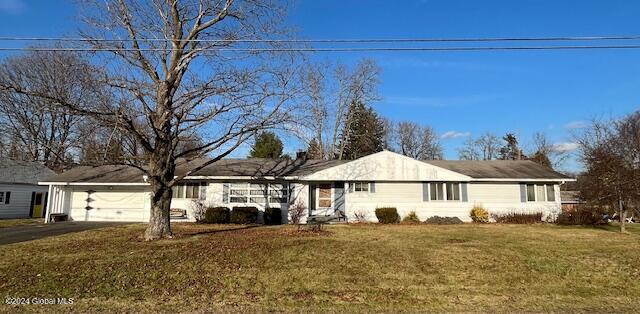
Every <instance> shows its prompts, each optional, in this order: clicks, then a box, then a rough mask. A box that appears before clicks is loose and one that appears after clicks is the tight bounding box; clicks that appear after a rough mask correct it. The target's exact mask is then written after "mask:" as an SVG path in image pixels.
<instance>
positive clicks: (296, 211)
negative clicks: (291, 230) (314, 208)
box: [288, 200, 307, 229]
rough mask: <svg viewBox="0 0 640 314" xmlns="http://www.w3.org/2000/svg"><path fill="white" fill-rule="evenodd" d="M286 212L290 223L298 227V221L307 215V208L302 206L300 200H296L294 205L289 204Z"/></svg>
mask: <svg viewBox="0 0 640 314" xmlns="http://www.w3.org/2000/svg"><path fill="white" fill-rule="evenodd" d="M288 212H289V219H291V223H292V224H296V225H300V221H302V217H304V215H305V214H306V213H307V207H306V206H304V203H303V202H302V201H301V200H296V202H295V203H292V204H289V210H288ZM298 227H300V226H298ZM298 229H299V228H298Z"/></svg>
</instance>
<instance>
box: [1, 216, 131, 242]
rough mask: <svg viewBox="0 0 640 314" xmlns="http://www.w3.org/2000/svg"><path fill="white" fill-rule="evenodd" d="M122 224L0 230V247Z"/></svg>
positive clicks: (67, 224)
mask: <svg viewBox="0 0 640 314" xmlns="http://www.w3.org/2000/svg"><path fill="white" fill-rule="evenodd" d="M124 224H127V223H123V222H77V221H67V222H57V223H51V224H42V225H31V226H15V227H8V228H1V229H0V245H3V244H10V243H17V242H24V241H31V240H36V239H41V238H45V237H50V236H56V235H61V234H65V233H71V232H79V231H85V230H91V229H99V228H106V227H113V226H120V225H124Z"/></svg>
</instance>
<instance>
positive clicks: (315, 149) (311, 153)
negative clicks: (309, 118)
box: [307, 139, 324, 159]
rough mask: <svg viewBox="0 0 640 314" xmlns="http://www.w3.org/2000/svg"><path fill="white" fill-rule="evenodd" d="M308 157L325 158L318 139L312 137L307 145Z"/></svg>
mask: <svg viewBox="0 0 640 314" xmlns="http://www.w3.org/2000/svg"><path fill="white" fill-rule="evenodd" d="M307 157H308V158H309V159H324V154H323V153H322V147H320V144H318V141H317V140H316V139H312V140H311V141H310V142H309V147H307Z"/></svg>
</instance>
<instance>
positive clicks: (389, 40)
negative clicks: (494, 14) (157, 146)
mask: <svg viewBox="0 0 640 314" xmlns="http://www.w3.org/2000/svg"><path fill="white" fill-rule="evenodd" d="M136 40H138V41H146V42H171V41H173V40H172V39H166V38H139V39H136ZM602 40H640V35H615V36H564V37H494V38H373V39H362V38H359V39H181V40H180V41H182V42H215V43H410V42H416V43H420V42H501V41H602ZM0 41H59V42H132V41H134V39H129V38H124V39H108V38H81V37H75V38H74V37H0Z"/></svg>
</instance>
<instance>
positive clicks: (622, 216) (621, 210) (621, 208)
mask: <svg viewBox="0 0 640 314" xmlns="http://www.w3.org/2000/svg"><path fill="white" fill-rule="evenodd" d="M618 217H619V218H620V232H627V226H626V223H627V211H626V210H625V209H624V204H623V203H622V200H618Z"/></svg>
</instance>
